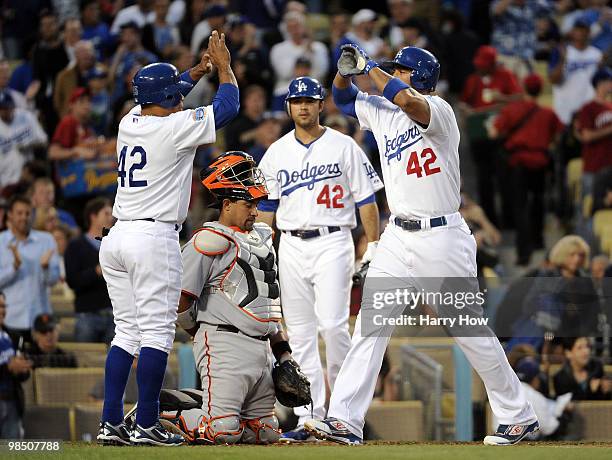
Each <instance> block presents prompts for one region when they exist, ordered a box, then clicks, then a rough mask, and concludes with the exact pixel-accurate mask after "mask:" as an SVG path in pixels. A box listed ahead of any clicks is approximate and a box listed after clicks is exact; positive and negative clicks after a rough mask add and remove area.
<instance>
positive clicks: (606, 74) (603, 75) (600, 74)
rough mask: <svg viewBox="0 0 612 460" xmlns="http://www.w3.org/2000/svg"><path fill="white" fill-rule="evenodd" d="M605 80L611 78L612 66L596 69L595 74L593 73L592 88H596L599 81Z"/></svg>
mask: <svg viewBox="0 0 612 460" xmlns="http://www.w3.org/2000/svg"><path fill="white" fill-rule="evenodd" d="M606 80H612V68H610V67H602V68H601V69H599V70H597V72H595V75H593V79H592V80H591V84H592V85H593V88H597V85H598V84H599V82H602V81H606Z"/></svg>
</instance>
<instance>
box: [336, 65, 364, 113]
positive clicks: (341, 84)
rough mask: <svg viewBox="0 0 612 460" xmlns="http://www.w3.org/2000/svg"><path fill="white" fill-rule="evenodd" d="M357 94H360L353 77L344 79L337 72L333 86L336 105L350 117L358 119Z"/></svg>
mask: <svg viewBox="0 0 612 460" xmlns="http://www.w3.org/2000/svg"><path fill="white" fill-rule="evenodd" d="M357 94H359V89H358V88H357V87H356V86H355V85H354V84H353V82H352V81H351V77H343V76H342V75H341V74H340V72H337V73H336V76H335V77H334V82H333V84H332V96H333V98H334V104H336V106H337V107H338V108H339V109H340V111H341V112H342V113H344V114H345V115H348V116H349V117H353V118H357V113H356V112H355V101H356V100H357Z"/></svg>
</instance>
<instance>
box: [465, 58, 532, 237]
mask: <svg viewBox="0 0 612 460" xmlns="http://www.w3.org/2000/svg"><path fill="white" fill-rule="evenodd" d="M473 62H474V67H475V68H476V72H474V73H473V74H471V75H470V76H469V77H468V78H467V80H466V81H465V84H464V86H463V92H462V94H461V103H460V108H461V110H462V111H463V112H464V114H465V115H466V116H468V117H471V118H472V120H471V122H470V123H473V122H474V121H476V122H477V123H480V124H483V123H484V120H485V118H486V114H487V113H488V112H490V111H494V110H498V109H500V108H501V107H503V106H504V105H505V104H506V103H508V102H509V101H512V100H516V99H520V98H521V97H522V91H521V87H520V85H519V83H518V81H517V79H516V76H515V75H514V74H513V73H512V72H510V71H509V70H507V69H505V68H503V67H502V66H500V65H498V64H497V51H496V50H495V48H493V47H492V46H481V47H480V48H478V51H477V52H476V55H475V56H474V61H473ZM482 131H483V133H482V137H480V138H476V136H475V134H474V133H471V135H472V137H471V139H470V147H471V150H472V155H473V157H474V162H475V163H476V172H477V178H478V195H479V202H480V204H481V206H482V208H483V210H484V212H485V214H486V215H488V216H489V217H490V219H491V221H492V222H493V223H495V224H498V225H499V224H501V221H500V219H499V218H498V216H497V212H496V210H495V193H496V183H498V184H500V191H501V192H502V193H501V194H502V206H503V216H504V220H505V221H506V222H504V223H505V224H506V226H507V225H508V224H509V222H511V221H512V208H511V204H512V201H511V200H510V199H508V198H506V197H505V195H506V193H504V190H505V188H507V187H504V178H505V177H506V174H505V173H504V169H505V168H506V166H505V165H504V163H503V162H502V161H501V160H500V158H499V157H498V155H496V149H497V144H496V142H495V141H492V140H491V139H489V138H488V137H487V136H486V133H485V130H484V127H483V128H482Z"/></svg>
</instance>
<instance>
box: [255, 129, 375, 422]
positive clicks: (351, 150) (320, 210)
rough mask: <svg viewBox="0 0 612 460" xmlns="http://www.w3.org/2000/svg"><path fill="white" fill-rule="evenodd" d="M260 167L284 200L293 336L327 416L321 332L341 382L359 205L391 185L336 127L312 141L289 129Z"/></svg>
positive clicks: (286, 301) (281, 213) (284, 286)
mask: <svg viewBox="0 0 612 460" xmlns="http://www.w3.org/2000/svg"><path fill="white" fill-rule="evenodd" d="M259 167H260V169H261V170H262V171H263V173H264V175H265V178H266V185H267V187H268V190H269V195H268V199H270V200H279V206H278V209H277V213H276V224H277V227H278V228H279V230H282V231H283V233H282V235H281V240H280V247H279V280H280V287H281V304H282V306H283V316H284V318H285V323H286V325H287V334H288V336H289V342H290V344H291V349H292V350H293V357H294V358H295V360H296V361H297V363H298V364H299V365H300V367H301V369H302V371H303V372H304V374H305V375H306V376H307V377H308V379H309V380H310V385H311V386H310V389H311V393H312V400H313V414H314V416H315V417H318V418H323V417H324V416H325V380H324V376H323V369H322V367H321V359H320V357H319V352H318V334H317V331H318V332H319V333H320V334H321V336H322V337H323V339H324V340H325V344H326V354H327V379H328V382H329V385H330V387H332V388H333V385H334V381H335V379H336V376H337V375H338V371H339V370H340V366H341V365H342V361H343V360H344V357H345V356H346V353H347V351H348V349H349V347H350V335H349V332H348V316H349V301H350V290H351V285H352V284H351V276H352V273H353V270H354V262H355V254H354V246H353V241H352V238H351V232H350V229H351V228H353V227H355V226H356V219H355V205H356V204H358V203H360V202H361V201H364V200H367V199H368V198H369V197H371V196H372V195H373V194H374V193H375V192H376V191H377V190H380V189H381V188H382V187H383V184H382V182H381V181H380V179H379V178H378V175H377V174H376V172H375V171H374V168H373V167H372V165H371V164H370V161H369V160H368V158H367V157H366V156H365V154H364V153H363V151H362V150H361V148H359V146H358V145H357V144H356V142H355V141H354V140H353V139H352V138H350V137H349V136H345V135H344V134H342V133H340V132H338V131H335V130H333V129H331V128H326V129H325V131H324V132H323V134H322V135H321V136H320V137H319V138H318V139H316V140H315V141H313V142H312V143H310V144H308V145H305V144H302V143H301V142H300V141H298V140H297V139H296V137H295V131H291V132H289V133H287V134H286V135H285V136H283V137H281V138H280V139H279V140H278V141H276V142H275V143H274V144H272V145H271V146H270V148H269V149H268V150H267V152H266V153H265V155H264V157H263V158H262V160H261V163H260V165H259ZM334 227H335V228H334ZM296 230H315V231H316V230H318V231H319V233H320V234H321V235H320V236H316V237H314V238H308V239H302V238H300V237H299V236H293V235H291V234H290V233H288V232H290V231H296ZM295 413H296V414H297V415H298V416H299V417H300V421H299V423H300V424H302V423H303V422H304V421H305V420H307V419H308V418H309V417H310V411H309V410H308V409H305V408H296V409H295Z"/></svg>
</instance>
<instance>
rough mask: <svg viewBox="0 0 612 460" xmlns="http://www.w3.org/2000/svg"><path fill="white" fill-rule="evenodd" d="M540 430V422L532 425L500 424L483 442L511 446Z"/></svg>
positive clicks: (488, 444) (489, 444) (491, 444)
mask: <svg viewBox="0 0 612 460" xmlns="http://www.w3.org/2000/svg"><path fill="white" fill-rule="evenodd" d="M539 430H540V425H539V424H538V422H533V423H532V424H530V425H499V426H498V427H497V431H496V432H495V433H494V434H493V435H491V436H486V437H485V438H484V441H483V442H484V444H485V445H487V446H511V445H513V444H517V443H519V442H520V441H522V440H523V439H525V438H527V439H531V438H532V436H533V435H534V434H535V433H537V432H538V431H539Z"/></svg>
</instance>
